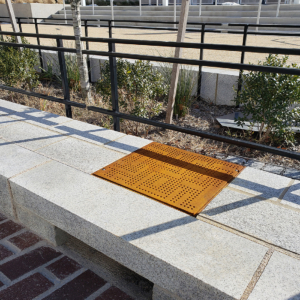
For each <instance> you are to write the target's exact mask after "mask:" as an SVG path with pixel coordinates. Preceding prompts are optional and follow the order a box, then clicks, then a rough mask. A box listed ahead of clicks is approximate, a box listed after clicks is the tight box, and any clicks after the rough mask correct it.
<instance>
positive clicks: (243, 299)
mask: <svg viewBox="0 0 300 300" xmlns="http://www.w3.org/2000/svg"><path fill="white" fill-rule="evenodd" d="M273 253H274V248H269V250H268V251H267V253H266V254H265V256H264V258H263V259H262V261H261V263H260V265H259V266H258V268H257V269H256V271H255V273H254V274H253V277H252V279H251V280H250V282H249V284H248V286H247V287H246V289H245V291H244V293H243V295H242V297H241V298H240V300H247V299H248V298H249V296H250V294H251V293H252V291H253V289H254V288H255V285H256V283H257V282H258V280H259V278H260V276H261V275H262V273H263V272H264V270H265V268H266V266H267V264H268V262H269V260H270V258H271V256H272V254H273Z"/></svg>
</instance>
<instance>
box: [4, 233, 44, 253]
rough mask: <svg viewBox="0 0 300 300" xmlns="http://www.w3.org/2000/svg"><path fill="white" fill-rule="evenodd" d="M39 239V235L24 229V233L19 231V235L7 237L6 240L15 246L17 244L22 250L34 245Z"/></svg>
mask: <svg viewBox="0 0 300 300" xmlns="http://www.w3.org/2000/svg"><path fill="white" fill-rule="evenodd" d="M40 240H41V238H40V237H38V236H37V235H35V234H33V233H31V232H29V231H26V232H24V233H21V234H20V235H17V236H15V237H13V238H11V239H9V240H8V241H9V242H10V243H12V244H14V245H15V246H17V247H18V248H19V249H20V250H24V249H26V248H29V247H31V246H33V245H35V244H36V243H38V242H39V241H40Z"/></svg>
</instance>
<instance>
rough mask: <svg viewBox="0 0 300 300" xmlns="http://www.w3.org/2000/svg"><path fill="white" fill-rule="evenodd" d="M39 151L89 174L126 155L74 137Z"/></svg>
mask: <svg viewBox="0 0 300 300" xmlns="http://www.w3.org/2000/svg"><path fill="white" fill-rule="evenodd" d="M37 152H38V153H41V154H43V155H45V156H47V157H49V158H52V159H55V160H57V161H60V162H62V163H64V164H67V165H69V166H72V167H74V168H76V169H79V170H81V171H83V172H86V173H89V174H91V173H93V172H96V171H98V170H99V169H101V168H103V167H105V166H107V165H109V164H111V163H113V162H115V161H116V160H118V159H120V158H122V157H123V156H124V154H123V153H120V152H117V151H113V150H110V149H107V148H105V147H101V146H97V145H95V144H91V143H87V142H84V141H81V140H78V139H74V138H68V139H65V140H62V141H60V142H58V143H55V144H52V145H49V146H47V147H44V148H41V149H39V150H37Z"/></svg>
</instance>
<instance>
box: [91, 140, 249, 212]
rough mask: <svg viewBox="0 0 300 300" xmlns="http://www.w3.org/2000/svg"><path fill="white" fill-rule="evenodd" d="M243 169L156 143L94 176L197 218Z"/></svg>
mask: <svg viewBox="0 0 300 300" xmlns="http://www.w3.org/2000/svg"><path fill="white" fill-rule="evenodd" d="M243 169H244V167H242V166H240V165H236V164H233V163H230V162H226V161H222V160H219V159H215V158H211V157H207V156H204V155H200V154H196V153H192V152H188V151H185V150H181V149H177V148H174V147H171V146H167V145H163V144H160V143H155V142H153V143H151V144H149V145H147V146H145V147H143V148H141V149H139V150H137V151H135V152H133V153H131V154H129V155H127V156H125V157H123V158H121V159H119V160H117V161H116V162H114V163H112V164H110V165H108V166H106V167H104V168H102V169H100V170H98V171H97V172H95V173H93V175H95V176H98V177H101V178H104V179H107V180H109V181H112V182H114V183H117V184H119V185H121V186H124V187H126V188H129V189H131V190H133V191H136V192H138V193H141V194H143V195H146V196H149V197H151V198H153V199H156V200H158V201H161V202H163V203H165V204H168V205H171V206H173V207H176V208H178V209H180V210H182V211H185V212H187V213H189V214H192V215H196V214H198V213H199V212H201V211H202V210H203V209H204V208H205V206H206V205H207V204H208V203H209V202H210V201H211V200H212V199H213V198H214V197H215V196H216V195H217V194H218V193H219V192H220V191H221V190H222V189H223V188H224V187H226V186H227V185H228V183H229V182H230V181H231V180H232V179H234V178H235V177H236V176H237V175H238V174H239V173H240V172H241V171H242V170H243Z"/></svg>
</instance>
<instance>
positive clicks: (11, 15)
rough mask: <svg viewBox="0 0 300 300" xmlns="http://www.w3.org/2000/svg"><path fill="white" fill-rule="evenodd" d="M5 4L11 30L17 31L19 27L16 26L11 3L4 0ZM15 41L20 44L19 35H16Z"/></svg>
mask: <svg viewBox="0 0 300 300" xmlns="http://www.w3.org/2000/svg"><path fill="white" fill-rule="evenodd" d="M5 4H6V7H7V10H8V14H9V18H10V22H11V26H12V28H13V31H14V32H19V28H18V26H17V22H16V17H15V12H14V9H13V6H12V4H11V1H10V0H5ZM16 42H17V43H18V44H22V41H21V38H20V37H19V36H16Z"/></svg>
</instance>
